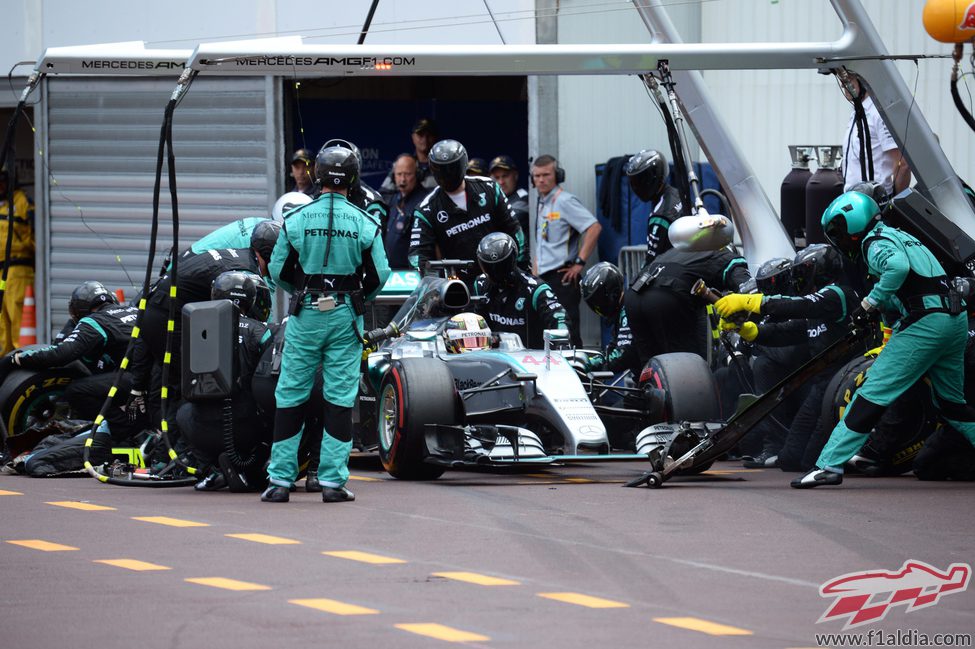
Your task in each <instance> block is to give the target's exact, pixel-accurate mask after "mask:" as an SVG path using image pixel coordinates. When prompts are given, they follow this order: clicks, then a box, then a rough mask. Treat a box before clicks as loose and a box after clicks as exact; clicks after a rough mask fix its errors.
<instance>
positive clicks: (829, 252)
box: [792, 243, 843, 295]
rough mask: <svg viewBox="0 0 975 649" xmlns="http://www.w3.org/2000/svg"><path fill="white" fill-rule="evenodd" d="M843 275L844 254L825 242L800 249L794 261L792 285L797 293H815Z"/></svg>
mask: <svg viewBox="0 0 975 649" xmlns="http://www.w3.org/2000/svg"><path fill="white" fill-rule="evenodd" d="M842 276H843V256H842V255H841V254H840V251H839V250H837V249H836V248H834V247H833V246H830V245H827V244H825V243H814V244H812V245H811V246H809V247H807V248H805V249H803V250H800V251H799V253H798V254H797V255H796V258H795V261H793V262H792V285H793V286H794V287H795V291H796V295H809V294H810V293H815V292H816V291H818V290H819V289H821V288H824V287H825V286H828V285H829V284H834V283H836V282H837V281H838V280H839V279H840V278H841V277H842Z"/></svg>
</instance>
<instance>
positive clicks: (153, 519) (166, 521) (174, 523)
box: [132, 516, 210, 527]
mask: <svg viewBox="0 0 975 649" xmlns="http://www.w3.org/2000/svg"><path fill="white" fill-rule="evenodd" d="M132 520H134V521H143V522H146V523H157V524H159V525H169V526H170V527H210V524H209V523H198V522H196V521H184V520H182V519H180V518H170V517H168V516H133V517H132Z"/></svg>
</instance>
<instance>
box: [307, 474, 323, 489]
mask: <svg viewBox="0 0 975 649" xmlns="http://www.w3.org/2000/svg"><path fill="white" fill-rule="evenodd" d="M321 490H322V483H321V482H319V481H318V474H317V473H313V472H311V471H309V472H308V475H306V476H305V491H307V492H308V493H318V492H319V491H321Z"/></svg>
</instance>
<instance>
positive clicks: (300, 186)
mask: <svg viewBox="0 0 975 649" xmlns="http://www.w3.org/2000/svg"><path fill="white" fill-rule="evenodd" d="M314 159H315V156H314V155H312V152H311V151H309V150H308V149H298V150H297V151H295V154H294V155H293V156H291V177H292V178H293V179H294V181H295V186H294V188H293V189H292V190H291V191H293V192H301V193H302V194H307V195H309V196H311V197H312V198H314V197H315V196H318V187H316V186H315V179H314V178H312V175H311V172H312V168H313V164H312V160H314Z"/></svg>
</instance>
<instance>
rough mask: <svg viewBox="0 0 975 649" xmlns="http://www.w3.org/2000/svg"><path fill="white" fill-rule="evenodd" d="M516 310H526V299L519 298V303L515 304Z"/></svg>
mask: <svg viewBox="0 0 975 649" xmlns="http://www.w3.org/2000/svg"><path fill="white" fill-rule="evenodd" d="M515 308H516V309H518V310H519V311H522V310H524V308H525V298H523V297H520V298H518V301H517V302H515Z"/></svg>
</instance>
